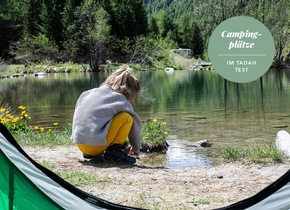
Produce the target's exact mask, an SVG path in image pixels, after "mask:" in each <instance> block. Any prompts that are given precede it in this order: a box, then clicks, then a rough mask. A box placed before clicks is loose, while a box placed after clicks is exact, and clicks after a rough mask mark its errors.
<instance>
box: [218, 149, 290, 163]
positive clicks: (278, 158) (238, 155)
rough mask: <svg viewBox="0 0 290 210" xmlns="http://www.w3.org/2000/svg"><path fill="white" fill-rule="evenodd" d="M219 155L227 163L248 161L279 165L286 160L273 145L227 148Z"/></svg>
mask: <svg viewBox="0 0 290 210" xmlns="http://www.w3.org/2000/svg"><path fill="white" fill-rule="evenodd" d="M221 154H222V157H223V158H224V159H225V160H227V161H249V162H253V163H270V162H271V163H281V162H283V161H284V160H286V159H287V158H286V156H285V154H284V153H283V152H281V151H280V150H278V149H276V147H275V145H264V146H254V147H247V148H235V147H227V148H225V149H223V150H222V153H221Z"/></svg>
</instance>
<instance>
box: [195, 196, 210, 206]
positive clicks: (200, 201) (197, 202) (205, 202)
mask: <svg viewBox="0 0 290 210" xmlns="http://www.w3.org/2000/svg"><path fill="white" fill-rule="evenodd" d="M192 203H193V205H194V206H199V205H208V204H210V201H209V199H207V198H205V199H194V200H193V201H192Z"/></svg>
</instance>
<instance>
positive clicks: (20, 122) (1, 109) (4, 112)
mask: <svg viewBox="0 0 290 210" xmlns="http://www.w3.org/2000/svg"><path fill="white" fill-rule="evenodd" d="M18 109H19V111H20V114H19V115H15V114H14V113H12V112H11V109H10V107H8V106H7V104H6V105H5V106H4V105H2V106H0V122H1V123H2V124H3V125H5V126H6V127H7V128H8V129H9V130H10V131H19V130H20V131H24V130H26V129H27V122H28V121H29V120H30V119H31V118H30V116H29V115H28V114H27V113H26V108H25V106H19V107H18Z"/></svg>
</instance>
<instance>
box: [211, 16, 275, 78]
mask: <svg viewBox="0 0 290 210" xmlns="http://www.w3.org/2000/svg"><path fill="white" fill-rule="evenodd" d="M274 54H275V44H274V40H273V37H272V34H271V33H270V31H269V30H268V28H267V27H266V26H265V25H264V24H263V23H261V22H260V21H258V20H256V19H254V18H251V17H246V16H238V17H233V18H229V19H227V20H225V21H223V22H222V23H221V24H219V25H218V26H217V27H216V29H215V30H214V31H213V33H212V35H211V37H210V40H209V45H208V55H209V58H210V61H211V63H212V65H213V67H214V69H215V70H216V71H217V73H218V74H220V75H221V76H222V77H224V78H225V79H227V80H229V81H232V82H237V83H245V82H251V81H253V80H256V79H258V78H259V77H261V76H262V75H264V74H265V73H266V71H267V70H268V69H269V67H270V66H271V64H272V62H273V58H274Z"/></svg>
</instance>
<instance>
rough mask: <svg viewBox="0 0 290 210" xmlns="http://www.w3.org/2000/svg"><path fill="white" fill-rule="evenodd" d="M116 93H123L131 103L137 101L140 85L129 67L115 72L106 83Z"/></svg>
mask: <svg viewBox="0 0 290 210" xmlns="http://www.w3.org/2000/svg"><path fill="white" fill-rule="evenodd" d="M104 84H107V85H110V86H111V87H112V88H113V89H114V90H115V91H117V92H119V93H122V94H123V95H124V96H125V97H126V98H127V99H128V100H129V101H130V102H134V101H136V100H137V97H138V94H139V91H140V89H141V88H140V83H139V80H138V79H137V77H136V76H135V74H134V73H133V71H132V70H131V69H130V68H128V67H121V68H119V69H117V70H116V71H115V72H113V73H112V74H111V75H110V76H109V77H108V78H107V79H106V81H105V82H104Z"/></svg>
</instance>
